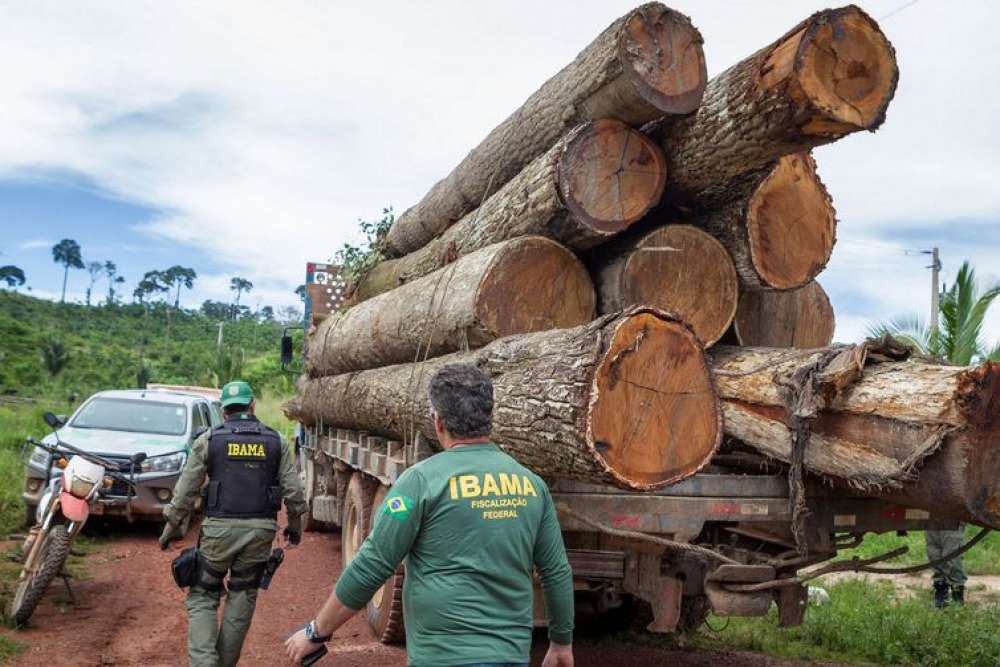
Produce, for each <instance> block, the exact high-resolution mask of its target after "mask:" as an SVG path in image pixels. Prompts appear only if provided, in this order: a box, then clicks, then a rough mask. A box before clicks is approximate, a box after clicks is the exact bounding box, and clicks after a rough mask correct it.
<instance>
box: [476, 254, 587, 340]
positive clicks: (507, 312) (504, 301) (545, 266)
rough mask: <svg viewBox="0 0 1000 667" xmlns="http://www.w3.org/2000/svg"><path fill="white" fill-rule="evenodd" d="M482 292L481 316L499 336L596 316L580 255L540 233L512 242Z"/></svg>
mask: <svg viewBox="0 0 1000 667" xmlns="http://www.w3.org/2000/svg"><path fill="white" fill-rule="evenodd" d="M479 294H480V295H481V296H480V299H479V302H478V304H477V307H476V317H477V320H478V321H479V323H480V325H482V326H483V327H484V328H485V329H487V330H488V331H490V332H492V333H493V334H494V337H496V338H501V337H503V336H509V335H512V334H516V333H523V332H526V331H544V330H547V329H564V328H568V327H575V326H578V325H580V324H582V323H583V322H587V321H589V320H591V319H593V316H594V309H595V302H596V297H595V295H594V288H593V284H592V283H591V280H590V276H589V274H588V273H587V270H586V269H585V268H584V266H583V264H581V263H580V260H578V259H577V258H576V256H575V255H573V253H571V252H570V251H568V250H566V249H565V248H563V247H562V246H561V245H559V244H558V243H556V242H555V241H550V240H548V239H545V238H542V237H538V236H529V237H523V238H520V239H516V240H514V241H510V242H508V243H507V244H506V246H505V248H504V252H503V253H500V254H499V255H497V257H496V258H495V259H494V261H493V264H492V266H490V267H489V269H488V270H487V272H486V273H485V274H484V276H483V278H482V281H481V283H480V286H479ZM511 295H517V298H511Z"/></svg>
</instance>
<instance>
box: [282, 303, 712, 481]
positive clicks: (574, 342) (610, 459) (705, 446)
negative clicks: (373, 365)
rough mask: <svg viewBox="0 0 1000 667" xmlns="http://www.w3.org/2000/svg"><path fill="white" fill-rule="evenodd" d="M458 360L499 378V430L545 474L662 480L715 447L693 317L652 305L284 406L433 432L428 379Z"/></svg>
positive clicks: (302, 414) (305, 394)
mask: <svg viewBox="0 0 1000 667" xmlns="http://www.w3.org/2000/svg"><path fill="white" fill-rule="evenodd" d="M457 362H462V363H474V364H478V365H479V366H480V367H481V368H483V369H484V370H485V371H486V372H487V373H488V374H489V375H490V376H491V377H492V378H493V384H494V400H495V404H494V410H493V438H494V440H495V441H496V442H497V443H498V444H499V445H500V446H501V447H503V448H504V449H505V450H506V451H507V452H508V453H510V454H511V455H512V456H514V457H515V458H517V459H518V460H519V461H520V462H521V463H523V464H524V465H526V466H528V467H529V468H531V469H533V470H535V471H536V472H537V473H539V474H540V475H543V476H545V477H548V478H564V479H577V480H583V481H589V482H598V483H613V484H616V485H618V486H620V487H623V488H627V489H655V488H658V487H662V486H664V485H667V484H671V483H673V482H676V481H678V480H681V479H684V478H686V477H688V476H690V475H692V474H694V473H695V472H697V471H698V470H699V469H701V468H702V466H704V465H705V464H706V463H708V461H709V460H710V459H711V458H712V455H713V454H714V452H715V451H716V449H717V447H718V445H719V441H720V437H721V433H722V424H721V413H720V410H719V405H718V401H717V399H716V396H715V391H714V389H713V387H712V379H711V373H710V370H709V368H708V364H707V361H706V359H705V355H704V352H703V351H702V348H701V344H700V343H699V342H698V340H697V339H696V338H695V336H694V334H692V333H691V331H690V329H689V328H688V327H687V326H686V325H684V324H682V323H680V322H679V321H677V320H675V319H674V318H673V317H671V316H670V315H668V314H666V313H663V312H660V311H655V310H652V309H648V308H639V309H633V310H631V311H628V312H627V313H625V314H616V315H609V316H603V317H600V318H598V319H596V320H594V321H592V322H590V323H588V324H585V325H583V326H580V327H575V328H572V329H555V330H550V331H543V332H537V333H528V334H521V335H518V336H510V337H508V338H502V339H500V340H497V341H494V342H492V343H490V344H489V345H487V346H486V347H483V348H481V349H479V350H475V351H471V352H464V353H457V354H452V355H447V356H444V357H438V358H436V359H430V360H428V361H427V362H425V363H420V364H401V365H397V366H387V367H384V368H378V369H374V370H367V371H360V372H358V373H350V374H346V375H337V376H332V377H323V378H318V379H312V380H307V381H305V382H304V383H303V384H302V385H301V387H300V392H299V394H298V396H297V397H296V398H294V399H292V400H291V401H290V402H288V403H286V404H285V408H284V409H285V413H286V414H287V415H288V416H289V418H291V419H294V420H297V421H301V422H304V423H307V424H317V423H321V424H328V425H335V426H337V427H339V428H351V429H357V430H365V431H368V432H371V433H377V434H380V435H384V436H387V437H392V438H396V439H410V438H412V437H414V436H415V434H416V433H417V432H419V433H422V434H423V435H424V436H425V437H427V438H429V439H431V440H433V439H434V429H433V425H432V424H431V422H430V419H429V405H428V399H427V386H428V383H429V381H430V378H431V377H432V376H433V375H434V373H435V372H436V371H437V370H438V369H439V368H441V367H442V366H444V365H446V364H450V363H457Z"/></svg>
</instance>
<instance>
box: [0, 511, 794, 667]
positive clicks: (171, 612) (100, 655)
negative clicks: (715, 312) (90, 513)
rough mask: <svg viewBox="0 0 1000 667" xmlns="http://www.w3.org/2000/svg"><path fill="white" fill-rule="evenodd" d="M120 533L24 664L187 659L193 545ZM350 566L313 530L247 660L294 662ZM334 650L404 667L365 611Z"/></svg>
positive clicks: (142, 531)
mask: <svg viewBox="0 0 1000 667" xmlns="http://www.w3.org/2000/svg"><path fill="white" fill-rule="evenodd" d="M114 529H115V533H116V536H115V537H114V538H113V539H112V540H111V541H110V543H109V544H107V545H106V546H103V547H101V549H100V551H99V552H98V553H95V554H93V555H91V556H89V557H87V559H86V560H87V564H88V567H89V575H90V576H89V577H88V578H87V579H86V580H84V581H78V582H75V583H74V584H73V591H74V594H75V595H76V599H77V604H76V606H72V605H70V604H69V601H68V598H67V596H66V592H65V589H64V588H63V587H62V585H61V584H59V583H58V582H57V584H55V585H53V587H52V589H51V590H50V591H49V593H48V594H47V595H46V598H45V600H44V601H43V603H42V605H41V606H40V607H39V609H38V610H37V611H36V612H35V615H34V617H33V619H32V622H31V627H29V628H26V629H22V630H17V631H14V630H7V629H3V630H0V634H2V635H4V636H7V637H11V638H13V639H16V640H18V641H20V642H23V643H25V644H28V645H29V648H28V650H27V651H26V652H25V653H23V654H22V655H20V656H19V657H17V658H15V659H14V661H13V663H12V665H15V666H16V667H52V666H54V665H60V666H63V665H65V666H67V667H69V666H73V667H77V666H78V667H93V666H98V667H123V666H132V665H136V666H138V665H143V666H147V667H154V666H160V665H169V666H174V665H184V664H186V662H187V661H186V656H185V646H186V644H185V642H186V632H187V620H186V616H185V611H184V592H183V591H181V590H179V589H178V588H177V587H176V586H175V585H174V582H173V579H172V578H171V576H170V561H171V559H172V558H173V557H174V556H176V555H177V554H178V553H179V551H180V549H181V548H183V547H186V546H188V545H190V544H193V542H194V540H195V536H194V535H193V534H192V535H189V537H188V538H187V539H186V540H185V541H184V543H183V544H180V545H177V544H175V545H174V547H173V548H172V549H171V550H170V551H166V552H164V551H161V550H160V549H159V547H158V545H157V543H156V534H155V532H153V530H152V529H151V528H148V527H141V526H140V527H122V526H120V525H119V526H115V527H114ZM339 572H340V539H339V535H336V534H319V533H307V534H306V535H305V536H304V538H303V540H302V544H301V545H300V546H299V547H297V548H295V549H292V550H290V551H288V552H287V554H286V558H285V562H284V564H283V565H282V567H281V570H279V572H278V574H277V575H276V577H275V580H274V582H273V583H272V586H271V588H270V590H267V591H262V592H261V594H260V597H259V598H258V603H257V613H256V614H255V616H254V621H253V626H252V628H251V630H250V634H249V636H248V638H247V642H246V644H245V646H244V648H243V657H242V660H241V661H240V665H246V666H253V667H263V666H265V665H267V666H270V665H282V664H287V661H286V660H285V659H284V654H283V652H282V643H283V640H284V638H285V637H286V636H288V635H289V634H291V632H292V631H293V630H295V629H296V627H297V626H298V625H301V624H302V623H303V622H305V621H306V620H308V619H309V618H311V617H312V615H313V614H314V613H315V611H316V610H317V609H318V608H319V607H320V605H321V604H322V602H323V600H324V599H325V598H326V596H327V595H328V594H329V591H330V587H331V585H332V583H333V581H334V578H335V577H336V576H337V574H338V573H339ZM536 644H537V645H536V647H535V651H534V654H533V660H532V664H533V665H538V664H540V663H541V658H542V656H543V655H544V649H545V642H544V640H542V641H539V642H536ZM575 652H576V665H577V667H615V666H617V665H622V666H624V665H628V666H630V667H653V666H654V665H657V666H658V665H664V664H669V665H679V666H689V667H702V666H704V667H708V666H715V665H732V666H733V667H779V666H780V667H791V666H792V665H805V664H807V663H801V662H792V661H783V660H775V659H772V658H768V657H765V656H759V655H755V654H750V653H730V652H714V651H678V650H664V649H657V648H651V647H632V646H621V645H617V646H616V645H612V644H606V643H603V644H600V645H594V644H587V643H580V642H578V644H577V648H576V651H575ZM330 653H331V654H332V655H331V657H335V658H336V660H333V659H330V658H327V659H325V660H323V661H321V662H320V663H319V664H320V665H324V664H330V665H333V664H337V665H340V666H342V667H404V666H405V664H406V655H405V652H404V650H403V649H402V648H398V647H390V646H384V645H382V644H379V643H377V642H375V641H373V640H372V639H371V636H370V635H369V633H368V628H367V625H366V622H365V619H364V618H363V617H362V616H360V615H359V616H357V617H355V618H354V619H352V620H351V621H350V622H349V623H348V624H347V625H346V626H345V627H344V628H342V629H341V630H340V631H339V632H338V633H337V639H335V640H334V642H333V643H331V644H330Z"/></svg>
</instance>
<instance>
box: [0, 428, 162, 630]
mask: <svg viewBox="0 0 1000 667" xmlns="http://www.w3.org/2000/svg"><path fill="white" fill-rule="evenodd" d="M43 418H44V419H45V423H46V424H48V425H49V427H51V428H52V431H53V433H54V434H55V439H56V444H55V445H46V444H44V443H41V442H37V441H35V440H34V439H33V438H28V439H27V445H28V446H31V447H39V448H41V449H44V450H46V451H47V452H48V453H49V455H50V456H52V457H54V460H55V461H56V467H58V468H59V469H60V470H61V471H62V474H56V475H53V474H52V473H51V471H52V466H51V465H49V466H48V470H49V471H50V477H51V478H52V479H49V480H48V482H47V483H48V488H47V490H46V492H45V494H43V496H42V499H41V502H40V503H39V504H38V514H37V522H36V525H35V526H33V527H32V528H31V530H30V531H29V533H28V535H27V537H26V538H25V540H24V548H23V550H22V551H23V556H22V562H23V566H22V568H21V574H20V577H19V578H18V580H17V584H16V588H15V590H14V595H13V597H12V599H11V602H10V605H9V606H8V608H7V616H8V618H10V619H12V620H13V622H14V623H15V624H16V625H23V624H24V623H26V622H27V621H28V619H29V618H31V615H32V614H33V613H34V611H35V607H37V606H38V603H39V602H40V601H41V599H42V596H43V595H44V594H45V591H46V590H47V589H48V587H49V584H51V583H52V580H53V579H55V578H56V577H58V576H63V577H65V575H64V573H63V566H64V565H65V564H66V558H67V557H68V556H69V552H70V545H71V544H72V542H73V539H74V538H75V537H76V536H77V535H79V534H80V531H81V530H82V529H83V526H84V524H85V523H86V522H87V517H88V516H89V515H90V511H91V508H92V507H93V506H94V505H95V504H96V503H98V502H99V500H100V497H101V495H102V494H104V493H106V492H107V491H108V490H109V489H111V487H112V485H113V484H114V482H115V481H116V480H117V481H121V482H124V483H125V484H127V485H128V488H129V495H130V499H131V495H132V494H133V493H134V487H135V472H136V466H138V465H139V464H140V463H142V462H143V461H144V460H146V454H145V453H142V452H140V453H138V454H134V455H132V456H131V457H130V458H129V460H128V461H127V462H125V463H116V462H114V461H108V460H107V459H104V458H101V457H100V456H97V455H96V454H91V453H89V452H85V451H83V450H80V449H77V448H76V447H74V446H73V445H71V444H69V443H68V442H65V441H64V440H61V439H60V438H59V431H58V429H59V427H60V426H62V423H61V422H60V421H59V418H58V417H56V416H55V415H54V414H52V413H51V412H46V413H45V415H44V417H43ZM125 473H128V474H125Z"/></svg>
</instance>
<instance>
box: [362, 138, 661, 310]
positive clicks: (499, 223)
mask: <svg viewBox="0 0 1000 667" xmlns="http://www.w3.org/2000/svg"><path fill="white" fill-rule="evenodd" d="M666 174H667V172H666V169H665V168H664V159H663V153H662V151H660V149H659V147H658V146H656V144H654V143H653V142H652V141H650V140H649V138H648V137H646V136H645V135H644V134H642V133H641V132H639V131H637V130H633V129H632V128H630V127H628V126H627V125H625V124H623V123H620V122H619V121H616V120H599V121H594V122H591V123H585V124H583V125H580V126H578V127H576V128H574V129H573V130H572V131H571V132H569V133H568V134H567V135H566V136H565V137H563V138H562V139H561V140H560V141H559V142H557V143H556V145H555V146H553V147H552V148H551V149H549V150H548V151H547V152H546V153H544V154H543V155H541V156H539V157H538V158H536V159H534V160H533V161H532V162H531V163H530V164H529V165H528V166H527V167H525V168H524V169H523V170H522V171H521V172H520V173H519V174H518V175H517V176H515V177H514V178H513V179H512V180H511V181H509V182H508V183H507V184H506V185H504V186H503V187H502V188H500V190H499V191H497V192H496V193H495V194H494V195H492V196H491V197H489V198H488V199H487V200H486V201H485V202H483V205H482V206H480V207H479V208H478V209H476V210H474V211H472V212H470V213H468V214H467V215H465V216H464V217H463V218H462V219H461V220H459V221H458V222H457V223H455V224H454V225H452V226H451V227H449V228H448V229H447V230H446V231H445V232H444V233H443V234H442V235H441V236H439V237H437V238H435V239H434V240H433V241H430V242H429V243H427V244H426V245H424V246H423V247H421V248H420V249H418V250H415V251H414V252H412V253H410V254H409V255H406V256H405V257H400V258H398V259H390V260H388V261H385V262H381V263H380V264H377V265H376V266H375V267H374V268H373V269H372V270H371V271H369V272H368V273H367V274H366V275H365V276H363V277H362V279H361V280H360V281H359V282H358V284H357V285H356V287H355V290H354V294H355V296H356V298H357V299H358V300H362V301H363V300H364V299H368V298H371V297H373V296H375V295H376V294H381V293H382V292H385V291H388V290H390V289H393V288H395V287H398V286H399V285H402V284H404V283H407V282H409V281H411V280H414V279H415V278H419V277H420V276H425V275H427V274H428V273H430V272H432V271H435V270H437V269H439V268H441V267H442V266H444V265H445V264H447V263H448V262H450V261H454V259H455V258H456V257H461V256H463V255H466V254H468V253H470V252H473V251H475V250H478V249H480V248H483V247H486V246H488V245H490V244H493V243H498V242H500V241H505V240H507V239H511V238H515V237H517V236H525V235H540V236H546V237H548V238H551V239H553V240H555V241H558V242H559V243H562V244H563V245H565V246H567V247H569V248H570V249H572V250H575V251H578V252H579V251H582V250H586V249H588V248H592V247H594V246H595V245H598V244H600V243H602V242H604V241H606V240H607V239H610V238H611V237H613V236H614V235H615V234H617V233H618V232H620V231H622V230H624V229H626V228H628V227H629V226H630V225H632V224H633V223H634V222H636V221H637V220H639V219H640V218H642V217H643V216H644V215H645V214H646V212H647V211H649V210H650V209H651V208H652V207H653V206H655V205H656V204H657V202H659V200H660V195H662V194H663V186H664V182H665V180H666Z"/></svg>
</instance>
